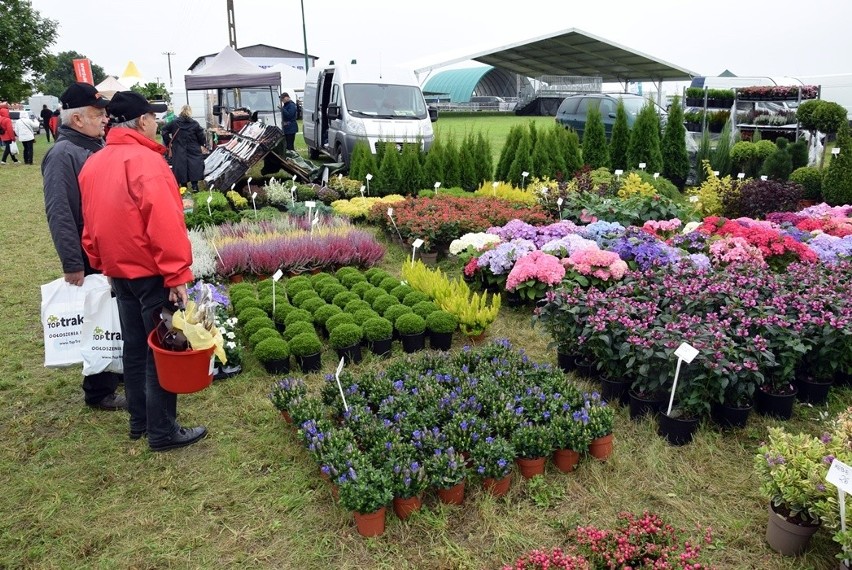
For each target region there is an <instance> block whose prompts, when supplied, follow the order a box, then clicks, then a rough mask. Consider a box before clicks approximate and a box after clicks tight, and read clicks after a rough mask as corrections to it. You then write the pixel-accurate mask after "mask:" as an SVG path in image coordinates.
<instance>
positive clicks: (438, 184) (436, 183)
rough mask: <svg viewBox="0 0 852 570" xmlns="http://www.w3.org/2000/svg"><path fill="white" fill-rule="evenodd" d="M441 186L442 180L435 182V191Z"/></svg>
mask: <svg viewBox="0 0 852 570" xmlns="http://www.w3.org/2000/svg"><path fill="white" fill-rule="evenodd" d="M440 187H441V183H440V182H435V191H436V192H437V191H438V188H440Z"/></svg>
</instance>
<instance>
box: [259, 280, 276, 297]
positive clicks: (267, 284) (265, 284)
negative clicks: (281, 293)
mask: <svg viewBox="0 0 852 570" xmlns="http://www.w3.org/2000/svg"><path fill="white" fill-rule="evenodd" d="M272 283H273V281H272V279H264V280H263V281H258V282H257V285H255V288H256V289H257V294H258V296H260V295H262V294H263V293H266V292H267V291H272Z"/></svg>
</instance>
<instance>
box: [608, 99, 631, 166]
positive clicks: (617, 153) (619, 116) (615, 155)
mask: <svg viewBox="0 0 852 570" xmlns="http://www.w3.org/2000/svg"><path fill="white" fill-rule="evenodd" d="M629 145H630V126H629V125H628V124H627V111H626V110H625V109H624V100H623V99H619V100H618V107H616V109H615V123H614V124H613V125H612V137H611V138H610V141H609V159H610V163H612V168H613V169H616V168H620V169H621V170H625V171H626V170H627V147H628V146H629Z"/></svg>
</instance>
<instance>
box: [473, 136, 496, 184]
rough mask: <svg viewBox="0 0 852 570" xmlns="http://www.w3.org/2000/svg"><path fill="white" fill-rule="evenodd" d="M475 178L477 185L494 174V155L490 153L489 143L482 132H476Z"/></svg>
mask: <svg viewBox="0 0 852 570" xmlns="http://www.w3.org/2000/svg"><path fill="white" fill-rule="evenodd" d="M475 154H476V172H477V174H476V179H477V180H478V181H479V183H478V184H477V186H479V185H481V184H482V183H483V182H485V181H486V180H491V179H492V178H493V176H494V157H493V156H492V154H491V143H489V142H488V139H486V138H485V135H483V134H482V132H478V133H477V134H476V153H475Z"/></svg>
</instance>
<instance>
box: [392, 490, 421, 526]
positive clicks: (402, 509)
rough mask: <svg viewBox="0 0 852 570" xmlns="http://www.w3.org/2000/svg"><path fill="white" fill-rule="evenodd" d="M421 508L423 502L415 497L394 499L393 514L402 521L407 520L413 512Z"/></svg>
mask: <svg viewBox="0 0 852 570" xmlns="http://www.w3.org/2000/svg"><path fill="white" fill-rule="evenodd" d="M422 506H423V500H422V499H421V498H420V497H419V496H417V495H415V496H413V497H407V498H402V497H394V499H393V512H394V513H396V516H398V517H399V518H401V519H402V520H405V519H407V518H408V517H409V516H410V515H411V513H413V512H414V511H419V510H420V507H422Z"/></svg>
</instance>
